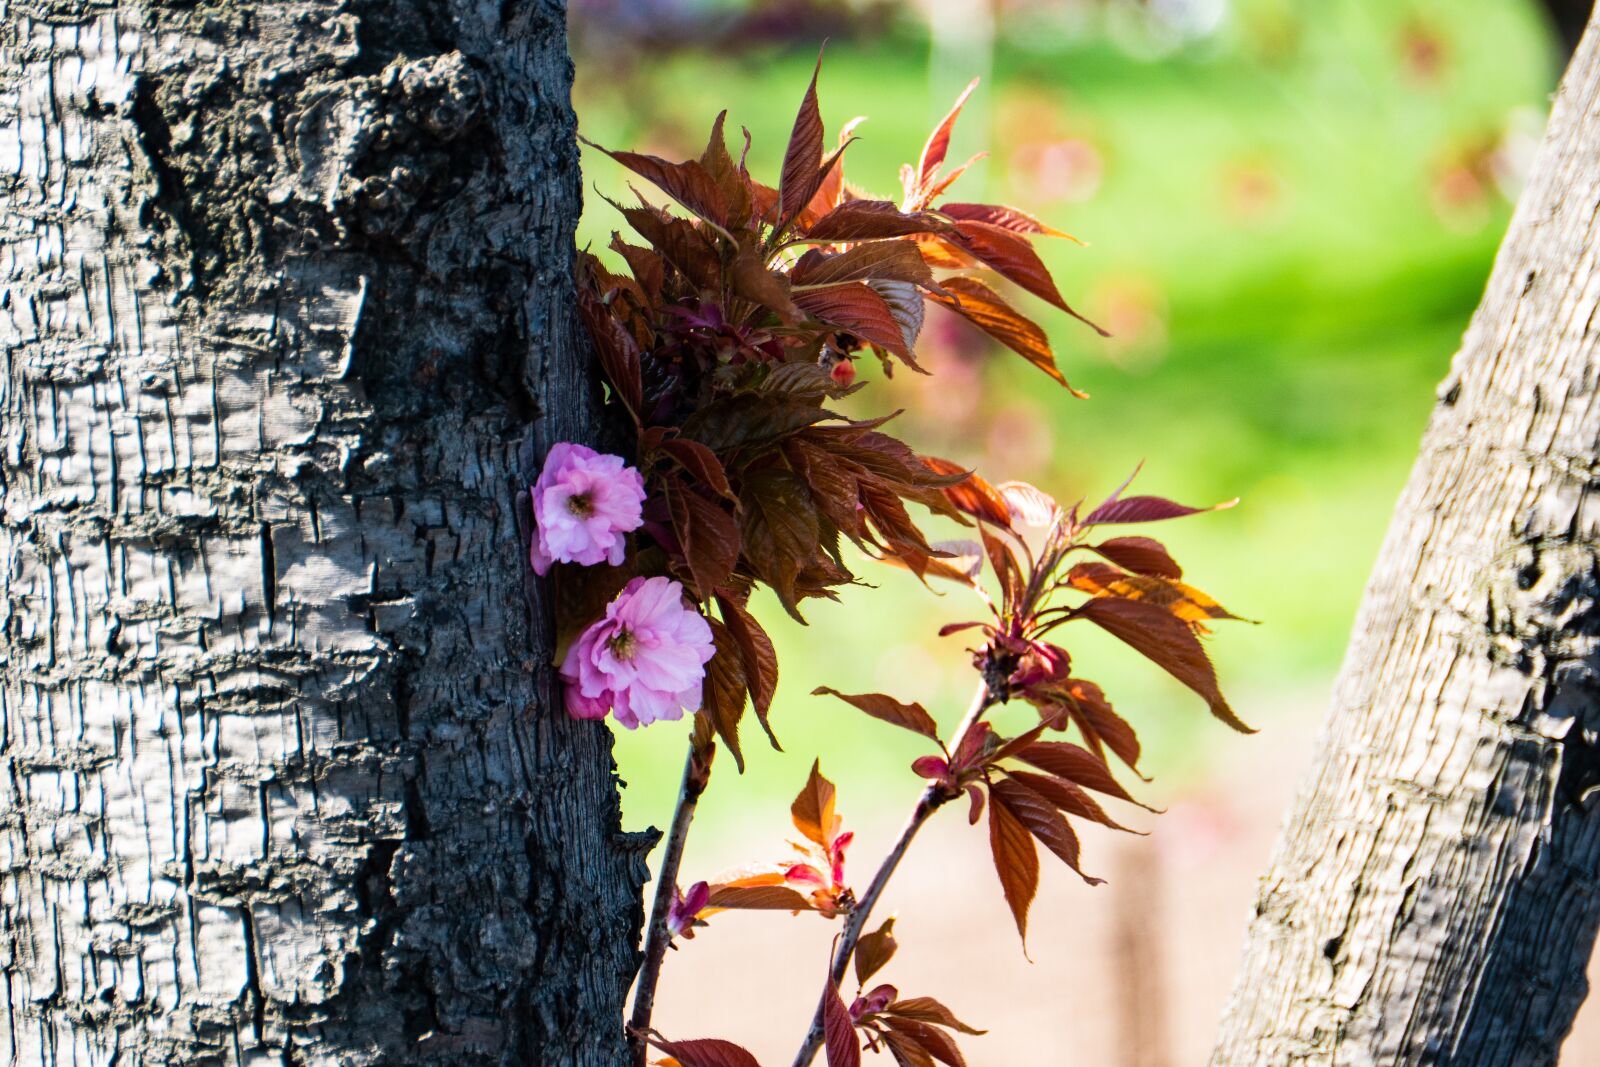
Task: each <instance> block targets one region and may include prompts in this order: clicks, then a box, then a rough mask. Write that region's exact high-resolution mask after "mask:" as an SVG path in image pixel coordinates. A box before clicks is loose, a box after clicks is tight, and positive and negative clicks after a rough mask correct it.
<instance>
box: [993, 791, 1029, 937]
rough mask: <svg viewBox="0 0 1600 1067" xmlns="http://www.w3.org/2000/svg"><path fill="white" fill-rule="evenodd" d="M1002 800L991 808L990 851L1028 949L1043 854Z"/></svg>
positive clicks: (1012, 914) (1018, 931)
mask: <svg viewBox="0 0 1600 1067" xmlns="http://www.w3.org/2000/svg"><path fill="white" fill-rule="evenodd" d="M999 799H1000V798H999V797H998V796H991V797H990V801H991V803H990V804H989V851H990V852H991V853H992V854H993V857H994V869H995V873H996V874H998V875H999V876H1000V888H1001V890H1002V891H1003V892H1004V893H1005V897H1006V904H1007V906H1008V907H1010V908H1011V917H1012V918H1013V919H1015V920H1016V923H1017V935H1018V936H1019V937H1021V938H1022V943H1023V945H1024V946H1026V945H1027V943H1028V906H1029V905H1030V904H1032V903H1033V894H1034V893H1035V892H1036V891H1037V890H1038V888H1039V854H1038V853H1037V852H1035V851H1034V848H1033V838H1032V837H1031V836H1030V835H1029V833H1028V830H1027V828H1026V827H1025V826H1024V825H1023V823H1022V822H1021V821H1020V820H1019V819H1018V818H1017V817H1016V815H1015V814H1013V813H1012V812H1011V811H1010V809H1008V808H1007V807H1006V806H1005V805H1004V804H1001V803H999Z"/></svg>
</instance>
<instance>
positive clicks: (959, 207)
mask: <svg viewBox="0 0 1600 1067" xmlns="http://www.w3.org/2000/svg"><path fill="white" fill-rule="evenodd" d="M937 210H938V212H939V214H941V215H948V216H949V217H950V218H952V219H957V220H962V221H966V222H986V223H988V224H989V225H990V226H998V227H1000V228H1001V229H1002V230H1010V231H1011V232H1012V233H1022V234H1039V235H1041V236H1045V237H1065V238H1067V239H1068V240H1069V241H1076V240H1077V238H1076V237H1073V236H1072V235H1071V234H1070V233H1062V232H1061V231H1060V230H1057V229H1053V228H1052V227H1049V226H1046V225H1045V224H1044V223H1042V222H1040V221H1039V220H1038V219H1036V218H1034V217H1033V216H1032V215H1029V214H1026V213H1025V212H1022V211H1018V210H1017V209H1016V208H1014V207H1005V206H1003V205H1001V204H940V205H939V207H938V209H937Z"/></svg>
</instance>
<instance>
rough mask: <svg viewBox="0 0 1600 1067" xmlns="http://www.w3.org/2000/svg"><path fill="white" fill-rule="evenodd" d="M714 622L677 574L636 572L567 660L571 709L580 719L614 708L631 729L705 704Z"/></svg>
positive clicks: (679, 715) (596, 716)
mask: <svg viewBox="0 0 1600 1067" xmlns="http://www.w3.org/2000/svg"><path fill="white" fill-rule="evenodd" d="M713 651H714V649H713V639H712V636H711V626H710V624H708V623H707V622H706V620H705V619H704V618H702V617H701V615H700V613H699V612H697V611H695V610H694V608H693V607H691V606H689V605H688V604H687V603H685V601H684V597H683V586H681V585H679V584H678V583H677V582H675V581H673V580H672V579H671V578H659V577H658V578H635V579H633V580H632V581H631V582H629V583H628V584H627V585H626V586H624V587H623V589H622V592H620V593H618V594H617V597H616V599H615V600H613V601H612V602H611V603H610V604H609V605H607V606H606V613H605V616H604V617H603V618H601V619H599V620H598V621H597V622H595V623H593V624H592V625H591V626H590V627H589V628H588V629H587V630H585V631H584V632H583V633H582V634H581V635H579V637H578V639H577V640H576V641H574V642H573V643H572V647H571V648H570V649H568V650H567V655H566V658H565V659H563V660H562V661H561V677H562V680H564V681H565V682H566V683H567V699H566V702H567V711H568V712H569V713H570V714H571V715H572V716H573V717H574V718H578V719H600V718H604V717H605V715H606V713H607V712H610V713H611V715H612V717H613V718H615V719H616V720H617V722H619V723H621V724H622V725H623V726H626V727H627V728H628V729H630V730H632V729H634V728H635V727H638V726H646V725H648V724H650V723H652V722H655V721H657V720H659V719H679V718H682V717H683V712H684V709H685V708H687V709H689V710H691V711H692V710H694V709H697V708H699V707H700V698H701V683H702V682H703V680H704V679H705V673H706V670H705V668H706V664H707V663H708V662H709V661H710V660H711V655H712V652H713Z"/></svg>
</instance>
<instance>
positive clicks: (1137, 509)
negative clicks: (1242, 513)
mask: <svg viewBox="0 0 1600 1067" xmlns="http://www.w3.org/2000/svg"><path fill="white" fill-rule="evenodd" d="M1238 502H1239V501H1238V500H1237V499H1235V500H1225V501H1223V502H1222V503H1221V504H1213V505H1212V506H1211V507H1209V508H1192V507H1189V506H1188V505H1187V504H1178V503H1175V502H1173V501H1171V500H1167V499H1166V498H1164V497H1159V496H1130V497H1123V498H1122V499H1120V500H1117V499H1112V500H1108V501H1106V502H1105V503H1104V504H1101V505H1100V506H1099V507H1097V508H1095V509H1094V510H1093V511H1091V512H1089V517H1088V518H1086V519H1084V520H1083V525H1085V526H1097V525H1099V524H1101V523H1112V522H1159V521H1160V520H1162V519H1179V518H1182V517H1183V516H1185V515H1198V514H1199V513H1200V512H1202V511H1221V510H1222V509H1224V508H1231V507H1233V506H1234V505H1235V504H1237V503H1238Z"/></svg>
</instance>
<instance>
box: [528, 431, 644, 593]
mask: <svg viewBox="0 0 1600 1067" xmlns="http://www.w3.org/2000/svg"><path fill="white" fill-rule="evenodd" d="M532 495H533V517H534V525H535V526H536V529H535V531H534V535H533V545H532V548H531V550H530V553H529V557H530V559H531V561H532V563H533V570H534V573H536V574H544V573H545V572H546V571H548V570H549V569H550V566H551V564H553V563H558V562H559V563H580V564H582V565H583V566H585V567H591V566H593V565H594V564H596V563H600V562H601V561H605V562H607V563H610V564H611V565H612V566H613V567H614V566H616V565H617V564H619V563H621V562H622V559H623V553H624V552H625V551H626V550H627V547H628V539H627V538H626V537H625V536H624V535H625V534H626V533H628V531H630V530H637V529H638V528H639V525H640V523H642V522H643V521H644V479H643V478H642V477H641V476H640V475H639V472H638V471H637V470H635V469H633V468H632V467H630V466H628V465H627V464H626V463H624V462H623V460H622V457H621V456H609V455H603V454H601V453H599V452H596V451H595V450H594V449H592V448H585V447H584V446H583V445H576V444H572V443H570V442H567V441H563V442H561V443H560V444H557V445H556V446H554V447H553V448H551V449H550V455H549V456H547V457H546V458H545V461H544V470H542V471H540V472H539V480H538V481H537V482H536V483H535V484H534V486H533V490H532Z"/></svg>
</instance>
